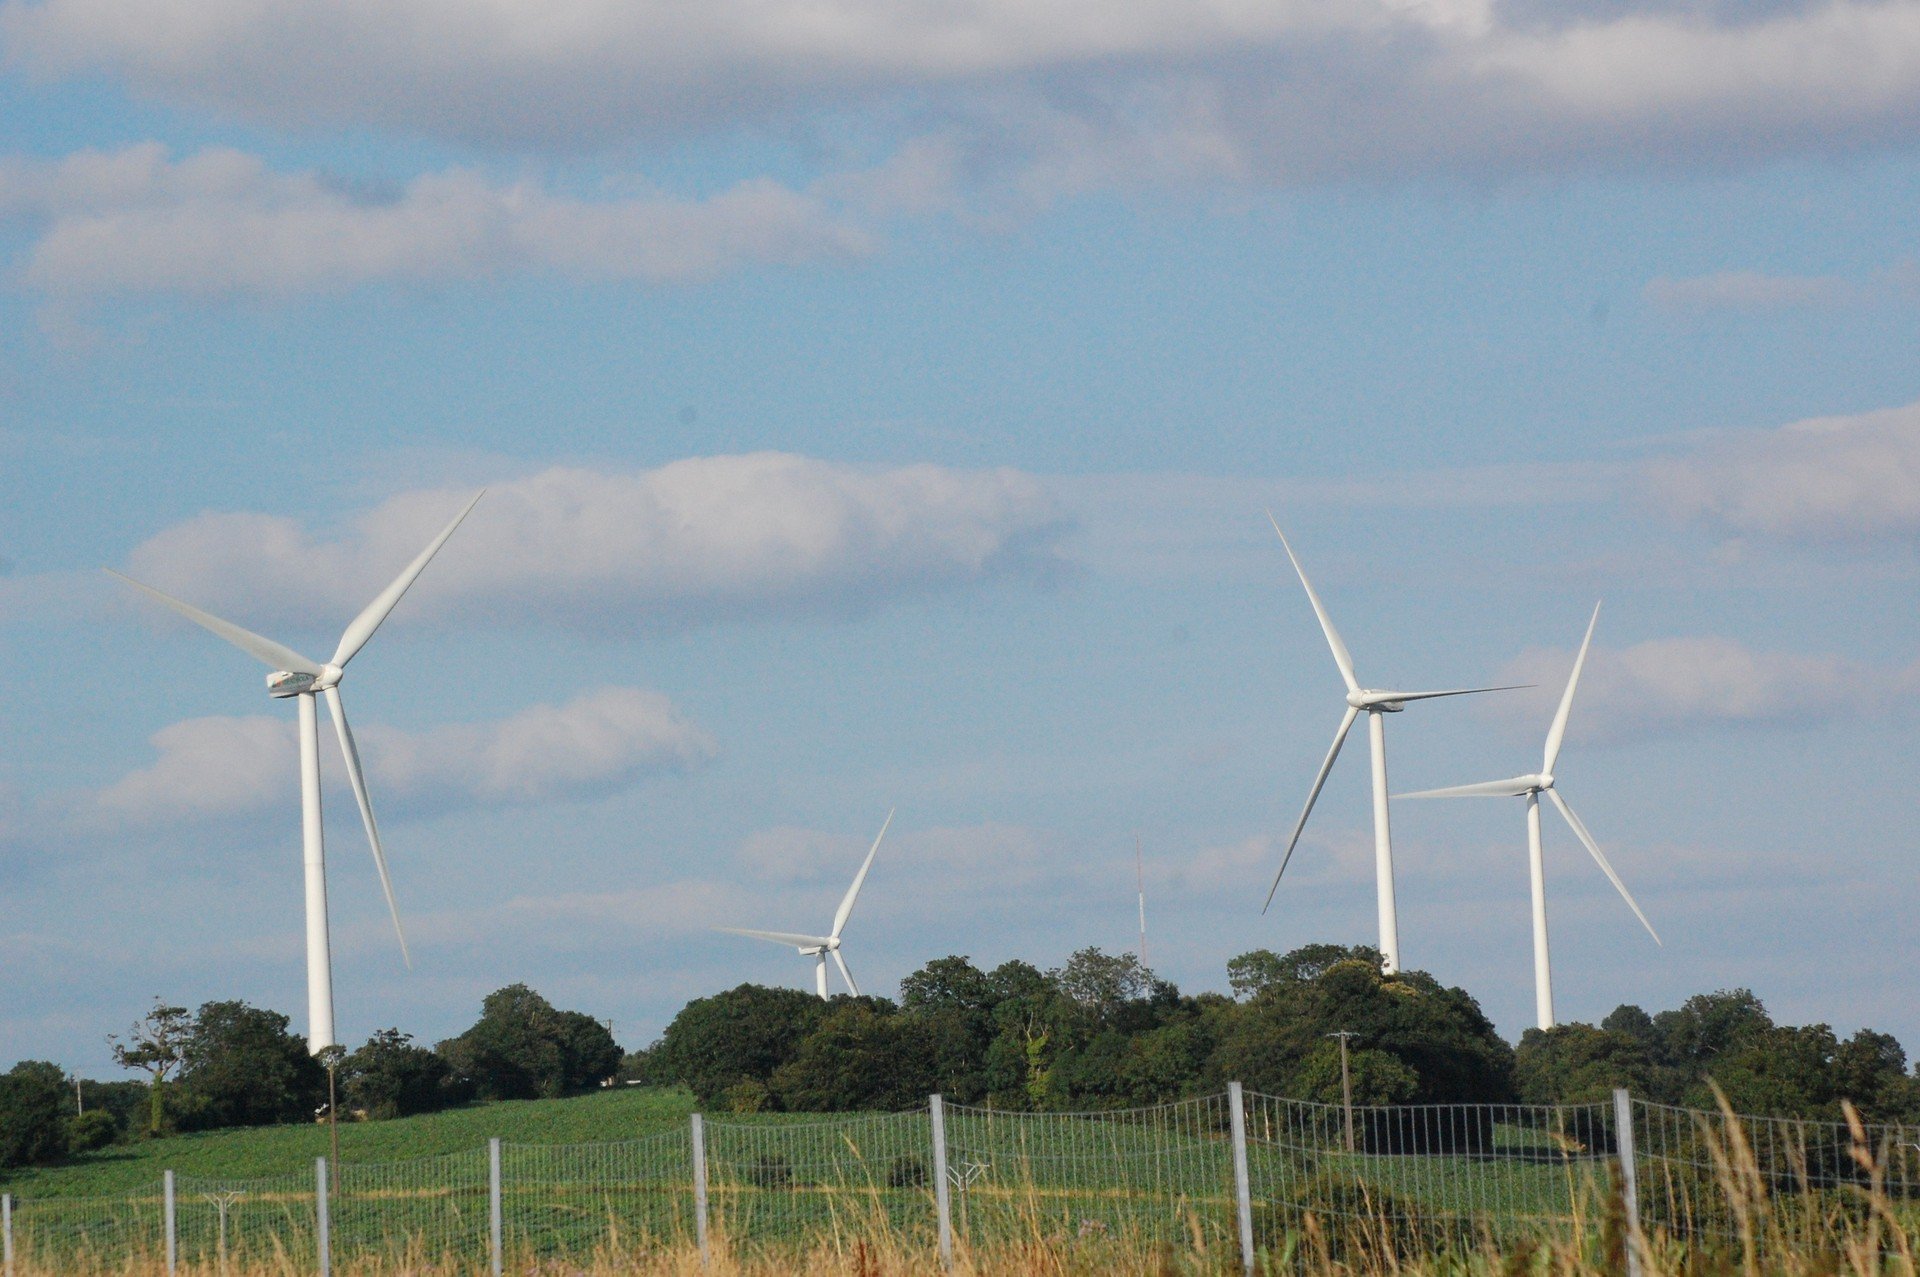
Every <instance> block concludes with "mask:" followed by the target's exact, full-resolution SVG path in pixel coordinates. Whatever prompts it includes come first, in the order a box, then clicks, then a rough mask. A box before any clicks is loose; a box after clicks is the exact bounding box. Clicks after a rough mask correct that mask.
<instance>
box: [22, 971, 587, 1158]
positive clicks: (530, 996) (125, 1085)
mask: <svg viewBox="0 0 1920 1277" xmlns="http://www.w3.org/2000/svg"><path fill="white" fill-rule="evenodd" d="M109 1041H110V1042H111V1044H112V1047H113V1052H114V1058H115V1060H116V1062H118V1063H119V1064H120V1065H121V1066H122V1067H124V1068H126V1069H128V1070H130V1071H133V1072H137V1073H140V1074H143V1075H144V1076H145V1081H144V1082H95V1081H90V1080H89V1081H76V1080H75V1079H73V1078H70V1077H68V1076H67V1074H66V1072H65V1070H63V1069H61V1068H60V1067H59V1066H58V1065H56V1064H49V1063H46V1062H45V1061H40V1060H26V1061H22V1062H21V1063H19V1064H16V1065H15V1066H14V1067H13V1068H12V1069H11V1070H10V1071H8V1072H7V1073H5V1074H0V1168H5V1167H9V1166H24V1165H31V1164H37V1163H48V1162H57V1161H59V1160H61V1159H62V1158H64V1157H67V1156H69V1155H72V1154H75V1153H84V1152H89V1151H92V1150H94V1149H98V1148H102V1147H105V1146H106V1145H109V1144H112V1143H115V1142H116V1141H120V1140H126V1139H136V1138H151V1137H154V1136H160V1135H168V1134H173V1133H176V1132H182V1131H206V1130H215V1129H219V1128H222V1127H235V1126H268V1125H274V1124H278V1123H285V1122H310V1121H314V1120H316V1119H318V1118H321V1117H324V1116H326V1108H327V1103H328V1099H327V1071H326V1067H325V1065H324V1064H323V1062H322V1061H320V1060H318V1059H316V1058H315V1057H314V1056H313V1055H312V1054H310V1053H309V1052H308V1050H307V1044H306V1041H305V1040H304V1039H303V1038H301V1037H299V1036H298V1035H296V1034H294V1033H293V1032H292V1031H291V1028H290V1022H289V1020H288V1018H287V1017H286V1016H284V1015H282V1014H280V1013H279V1012H277V1011H268V1010H263V1009H261V1008H259V1007H253V1006H249V1005H247V1004H246V1003H245V1002H235V1001H227V1002H208V1003H205V1004H204V1005H202V1006H201V1007H200V1008H199V1010H197V1011H189V1010H188V1009H187V1008H185V1007H180V1006H172V1005H169V1004H167V1003H164V1002H160V1001H157V1000H156V1002H155V1004H154V1006H153V1009H152V1010H151V1011H149V1012H148V1013H147V1015H146V1017H145V1018H144V1019H142V1020H141V1021H140V1022H139V1023H138V1024H135V1025H134V1026H133V1028H132V1029H131V1030H130V1031H129V1032H128V1033H127V1034H125V1035H124V1036H121V1037H116V1038H112V1039H109ZM621 1060H622V1054H621V1051H620V1048H619V1046H618V1045H617V1044H616V1043H615V1042H614V1040H613V1034H612V1032H611V1031H609V1030H608V1028H607V1026H606V1025H604V1024H602V1023H601V1022H600V1021H598V1020H596V1019H594V1018H593V1017H592V1016H590V1015H587V1014H586V1013H584V1012H581V1011H562V1010H559V1009H558V1008H556V1007H555V1006H554V1005H553V1004H552V1003H550V1002H548V1001H547V1000H546V999H545V998H543V997H541V996H540V995H539V994H538V993H535V992H534V991H533V990H532V989H529V988H528V987H527V986H525V985H523V984H515V985H509V986H508V987H506V988H504V989H500V990H497V991H495V992H494V993H491V994H489V995H487V997H486V999H485V1000H484V1001H483V1002H482V1003H481V1009H480V1018H479V1019H478V1020H477V1021H475V1023H474V1024H473V1026H472V1027H471V1028H469V1029H468V1030H467V1031H466V1032H464V1033H462V1034H460V1035H459V1036H458V1037H454V1038H449V1039H448V1040H446V1041H444V1042H441V1043H439V1044H438V1045H437V1046H435V1047H433V1048H432V1049H431V1050H429V1049H428V1048H426V1047H423V1046H419V1045H417V1044H416V1043H415V1042H414V1040H413V1038H412V1036H411V1035H409V1034H406V1033H402V1032H401V1031H400V1030H399V1029H382V1030H380V1031H379V1032H378V1033H375V1034H374V1035H373V1036H372V1037H371V1038H370V1039H368V1040H367V1042H366V1043H365V1044H363V1045H362V1046H360V1047H359V1048H358V1049H357V1050H353V1051H342V1052H341V1053H340V1054H339V1056H338V1058H337V1060H336V1061H335V1078H334V1081H335V1088H336V1094H337V1099H338V1102H339V1104H340V1107H341V1109H342V1110H343V1111H342V1113H341V1114H340V1115H339V1116H341V1117H343V1118H350V1119H358V1118H365V1119H373V1120H378V1119H383V1118H394V1117H405V1116H409V1115H412V1114H415V1113H427V1112H432V1111H434V1110H436V1109H443V1108H448V1107H451V1106H454V1105H459V1104H467V1103H471V1102H474V1101H476V1100H513V1099H533V1098H537V1097H554V1096H562V1095H571V1094H576V1093H579V1092H581V1091H585V1090H590V1089H593V1088H595V1087H598V1086H599V1085H600V1084H601V1083H602V1082H604V1081H606V1080H608V1079H610V1078H612V1077H613V1076H614V1075H615V1074H616V1073H618V1072H619V1069H620V1065H621ZM76 1110H78V1111H76Z"/></svg>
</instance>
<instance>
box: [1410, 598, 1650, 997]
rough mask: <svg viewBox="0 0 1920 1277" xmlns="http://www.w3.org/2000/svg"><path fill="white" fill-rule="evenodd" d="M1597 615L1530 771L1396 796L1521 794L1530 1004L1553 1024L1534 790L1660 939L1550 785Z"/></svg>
mask: <svg viewBox="0 0 1920 1277" xmlns="http://www.w3.org/2000/svg"><path fill="white" fill-rule="evenodd" d="M1599 621H1600V605H1599V604H1598V603H1596V604H1594V605H1593V618H1592V619H1591V620H1589V621H1588V622H1587V636H1586V637H1585V638H1584V639H1582V640H1580V655H1579V656H1577V657H1575V658H1574V662H1573V673H1572V674H1570V675H1568V676H1567V690H1566V691H1565V692H1563V693H1562V694H1561V696H1560V708H1559V709H1558V710H1557V711H1555V713H1554V715H1553V726H1552V727H1550V728H1548V729H1547V748H1546V753H1545V755H1544V756H1543V758H1542V760H1541V764H1540V770H1539V771H1538V772H1537V773H1535V774H1534V775H1531V776H1515V777H1513V778H1511V779H1509V780H1490V781H1486V782H1483V783H1481V784H1478V785H1455V786H1453V787H1451V788H1448V789H1426V790H1421V791H1420V792H1419V793H1415V794H1401V795H1400V797H1402V798H1521V797H1524V798H1525V799H1526V800H1527V868H1528V872H1529V874H1530V875H1531V877H1532V879H1533V1000H1534V1009H1535V1011H1537V1012H1538V1013H1539V1020H1540V1027H1541V1028H1543V1029H1551V1028H1552V1027H1553V971H1552V962H1551V959H1550V956H1549V954H1548V951H1547V879H1546V870H1545V867H1544V866H1543V864H1542V862H1541V856H1540V795H1541V794H1545V795H1546V796H1547V798H1548V799H1549V800H1550V801H1551V802H1552V803H1553V805H1554V806H1555V807H1558V808H1559V809H1560V814H1561V815H1562V816H1564V817H1566V819H1567V825H1568V826H1569V827H1570V828H1571V829H1572V830H1573V832H1574V835H1575V836H1576V837H1578V838H1579V839H1580V841H1581V843H1582V844H1583V845H1585V847H1586V849H1587V851H1588V852H1589V853H1590V854H1591V855H1592V856H1593V859H1594V863H1596V864H1598V865H1599V866H1600V870H1601V872H1602V873H1604V874H1606V875H1607V880H1608V881H1609V882H1611V883H1612V884H1613V886H1614V889H1615V890H1616V891H1618V892H1619V893H1620V898H1621V899H1622V900H1625V901H1626V902H1627V907H1628V908H1629V909H1631V910H1633V916H1634V917H1636V918H1638V919H1640V925H1641V926H1643V927H1645V928H1646V929H1647V934H1648V935H1650V936H1652V937H1653V942H1654V943H1655V944H1660V943H1661V941H1660V933H1659V932H1657V931H1655V930H1654V929H1653V924H1652V923H1651V922H1648V921H1647V915H1646V914H1644V913H1641V912H1640V906H1639V905H1638V904H1636V903H1634V899H1633V896H1632V894H1631V893H1630V892H1628V890H1627V884H1625V883H1624V882H1621V881H1620V875H1619V874H1617V873H1615V872H1614V871H1613V866H1612V865H1610V864H1608V863H1607V858H1606V857H1605V856H1603V855H1601V854H1600V844H1598V843H1596V842H1595V841H1594V840H1593V835H1592V834H1590V833H1588V832H1587V826H1586V824H1585V823H1584V822H1582V821H1581V819H1580V817H1578V816H1576V815H1574V814H1573V808H1571V807H1569V806H1568V805H1567V800H1566V799H1564V798H1562V797H1561V796H1560V791H1559V790H1558V789H1557V788H1555V787H1554V775H1553V765H1554V763H1556V762H1558V761H1559V759H1560V743H1561V741H1562V740H1564V739H1565V737H1566V734H1567V715H1568V714H1569V713H1570V712H1571V711H1572V709H1573V689H1574V688H1575V687H1577V686H1579V684H1580V670H1581V668H1582V667H1583V666H1585V665H1586V663H1587V648H1588V646H1589V645H1590V644H1591V643H1592V642H1593V627H1594V626H1595V625H1597V624H1599Z"/></svg>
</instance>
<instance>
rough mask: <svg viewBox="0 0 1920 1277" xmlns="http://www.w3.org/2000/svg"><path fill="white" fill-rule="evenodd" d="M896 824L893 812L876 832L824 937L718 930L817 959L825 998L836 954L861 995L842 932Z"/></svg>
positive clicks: (816, 982) (816, 976)
mask: <svg viewBox="0 0 1920 1277" xmlns="http://www.w3.org/2000/svg"><path fill="white" fill-rule="evenodd" d="M892 823H893V813H892V812H888V813H887V818H886V820H885V821H884V822H882V824H881V826H880V832H879V833H877V834H875V835H874V838H873V846H872V847H870V848H869V849H868V850H867V858H866V859H865V860H864V861H862V862H861V864H860V872H859V873H857V874H855V875H854V876H853V885H852V886H851V887H848V888H847V894H846V895H844V896H842V897H841V898H840V907H839V908H838V909H836V910H834V913H833V930H832V931H830V932H828V933H827V934H826V935H824V936H804V935H800V934H799V933H797V932H792V931H752V930H749V929H748V928H746V927H715V928H714V930H715V931H725V932H727V933H728V934H729V935H736V936H752V937H753V938H754V939H756V940H771V941H773V942H774V943H775V944H790V945H792V946H793V947H794V948H796V949H798V950H799V951H800V956H801V957H803V958H812V959H813V986H814V989H815V991H816V992H818V993H819V994H820V996H821V997H823V998H824V997H826V996H827V955H828V954H831V955H833V965H835V966H836V967H839V968H840V977H841V979H843V980H845V981H846V982H847V992H848V993H851V994H852V995H853V996H854V997H856V998H857V997H859V996H860V986H859V985H857V984H855V983H854V982H853V972H851V971H849V970H847V960H846V959H845V958H843V957H841V956H840V933H841V932H842V931H844V930H846V926H847V919H848V918H851V917H852V916H853V902H854V901H855V900H856V899H858V898H859V895H860V884H861V883H863V882H865V881H866V880H867V870H869V869H871V868H873V858H874V856H875V854H876V853H878V852H879V850H880V840H881V839H882V838H885V837H886V836H887V826H888V825H891V824H892Z"/></svg>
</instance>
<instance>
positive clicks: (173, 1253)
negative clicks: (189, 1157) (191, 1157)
mask: <svg viewBox="0 0 1920 1277" xmlns="http://www.w3.org/2000/svg"><path fill="white" fill-rule="evenodd" d="M174 1201H175V1199H174V1196H173V1172H172V1171H162V1172H161V1173H160V1215H161V1218H162V1219H163V1220H164V1221H165V1224H166V1229H167V1277H173V1274H174V1272H175V1271H176V1270H177V1269H178V1268H179V1265H180V1229H179V1226H178V1218H179V1217H178V1216H177V1215H175V1213H174Z"/></svg>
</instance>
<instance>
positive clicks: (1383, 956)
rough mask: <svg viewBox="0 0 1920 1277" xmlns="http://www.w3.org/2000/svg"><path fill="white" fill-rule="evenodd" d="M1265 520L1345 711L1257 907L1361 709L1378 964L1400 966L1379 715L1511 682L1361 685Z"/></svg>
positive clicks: (1303, 575) (1387, 968)
mask: <svg viewBox="0 0 1920 1277" xmlns="http://www.w3.org/2000/svg"><path fill="white" fill-rule="evenodd" d="M1267 522H1269V523H1271V524H1273V530H1274V532H1276V533H1278V534H1279V537H1280V544H1281V545H1282V546H1283V547H1284V548H1285V549H1286V552H1287V558H1288V559H1289V560H1290V561H1291V562H1292V563H1293V570H1294V571H1295V572H1296V573H1298V574H1299V576H1300V584H1301V585H1303V586H1305V587H1306V590H1307V601H1308V602H1309V603H1311V604H1313V614H1314V615H1315V616H1316V617H1318V618H1319V619H1320V629H1321V631H1322V632H1323V633H1324V634H1325V635H1326V636H1327V646H1328V647H1330V648H1332V649H1333V663H1334V664H1335V665H1337V666H1339V667H1340V677H1341V678H1342V679H1343V680H1345V682H1346V684H1347V712H1346V714H1345V715H1344V716H1342V717H1341V719H1340V727H1339V729H1338V730H1337V731H1335V732H1334V734H1333V748H1332V749H1329V750H1328V751H1327V757H1326V761H1325V762H1322V763H1321V764H1320V770H1319V772H1318V773H1317V774H1316V775H1315V776H1314V778H1313V788H1312V789H1310V790H1309V791H1307V804H1306V806H1305V807H1303V808H1301V809H1300V819H1299V820H1298V821H1296V822H1295V823H1294V826H1293V836H1292V837H1291V838H1289V839H1287V850H1286V854H1285V855H1284V856H1282V857H1281V858H1280V870H1279V873H1276V874H1274V875H1273V886H1271V887H1269V888H1268V889H1267V903H1266V904H1265V905H1262V906H1261V908H1260V912H1262V913H1265V912H1266V911H1267V909H1268V907H1270V906H1271V905H1272V904H1273V894H1274V892H1276V891H1278V890H1279V889H1280V877H1281V874H1284V873H1286V872H1287V863H1288V862H1289V861H1291V860H1292V859H1293V849H1294V847H1295V846H1297V845H1298V844H1299V842H1300V831H1301V830H1303V829H1305V828H1306V827H1307V817H1308V816H1311V815H1312V814H1313V804H1314V803H1315V802H1316V801H1318V800H1319V797H1320V790H1321V788H1322V787H1323V786H1324V785H1325V784H1326V783H1327V773H1328V772H1331V771H1332V770H1333V760H1334V759H1336V758H1338V757H1340V747H1341V746H1342V745H1344V744H1346V743H1347V733H1348V732H1350V731H1352V730H1353V724H1354V720H1355V719H1357V718H1359V717H1360V715H1361V714H1362V713H1364V714H1366V716H1367V743H1368V745H1369V746H1370V747H1371V748H1372V751H1373V872H1374V888H1375V894H1376V895H1377V897H1378V900H1379V909H1380V969H1381V970H1382V971H1384V972H1386V973H1387V974H1388V975H1392V974H1393V973H1394V972H1396V971H1398V970H1399V969H1400V920H1399V915H1398V914H1397V912H1396V911H1395V908H1394V900H1393V838H1392V835H1391V833H1390V832H1389V828H1388V824H1387V736H1386V727H1385V725H1384V723H1383V722H1382V720H1381V717H1380V716H1381V715H1382V714H1398V713H1399V712H1400V711H1401V710H1403V709H1405V708H1406V707H1407V702H1408V701H1430V700H1433V699H1435V698H1437V697H1441V696H1470V695H1473V694H1475V693H1477V692H1508V691H1512V690H1513V688H1512V687H1458V688H1452V689H1450V690H1447V691H1441V692H1398V691H1391V690H1384V689H1380V688H1372V687H1362V686H1360V680H1359V679H1358V678H1357V677H1356V676H1355V675H1354V672H1353V657H1352V656H1351V655H1350V654H1349V653H1348V651H1347V645H1346V644H1345V643H1343V642H1342V641H1341V639H1340V631H1338V630H1336V629H1334V628H1333V620H1332V618H1330V617H1329V616H1328V615H1327V609H1326V608H1325V607H1323V606H1321V603H1320V596H1319V595H1318V594H1316V593H1314V590H1313V582H1311V581H1309V580H1307V571H1306V569H1305V568H1303V567H1301V566H1300V560H1299V558H1298V557H1297V556H1295V554H1294V552H1293V546H1292V544H1291V543H1289V542H1288V540H1287V534H1286V533H1284V532H1281V531H1280V523H1279V521H1278V520H1276V519H1275V518H1274V517H1273V511H1271V510H1269V511H1267Z"/></svg>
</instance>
